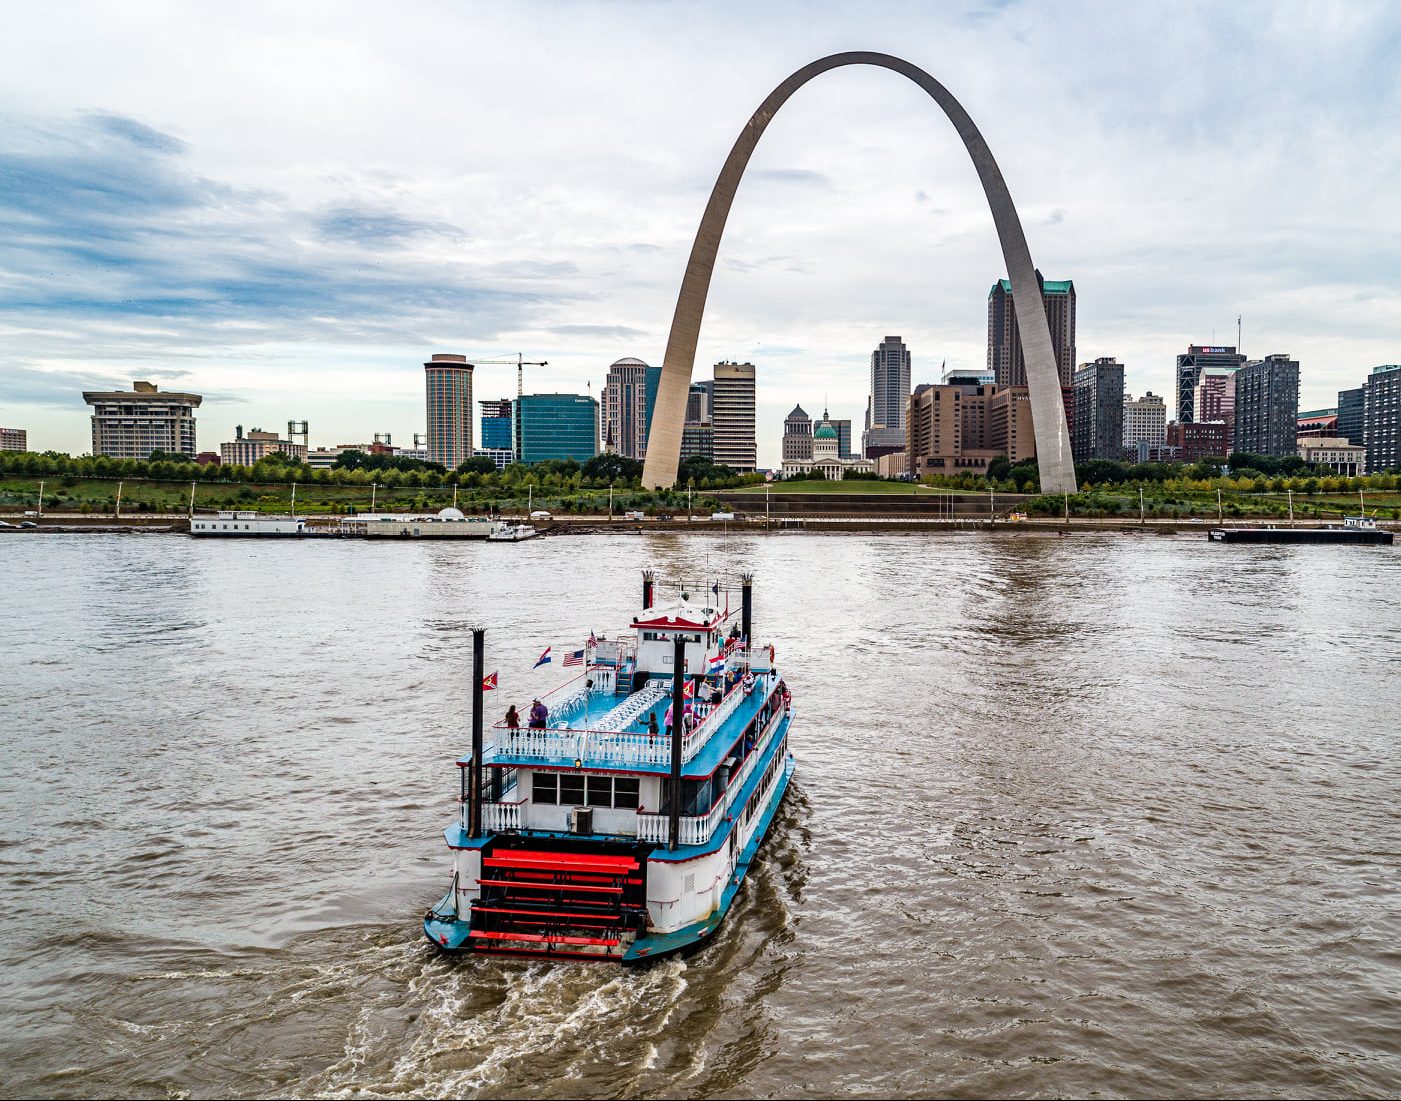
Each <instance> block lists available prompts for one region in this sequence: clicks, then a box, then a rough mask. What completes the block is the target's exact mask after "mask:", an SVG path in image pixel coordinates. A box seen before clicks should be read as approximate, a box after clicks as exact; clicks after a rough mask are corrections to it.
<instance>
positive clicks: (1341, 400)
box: [1338, 386, 1367, 446]
mask: <svg viewBox="0 0 1401 1101" xmlns="http://www.w3.org/2000/svg"><path fill="white" fill-rule="evenodd" d="M1366 409H1367V387H1366V386H1357V387H1354V388H1353V389H1351V390H1339V391H1338V435H1339V436H1341V437H1342V438H1343V439H1345V440H1347V442H1348V443H1351V444H1359V445H1361V444H1362V443H1363V440H1362V424H1363V417H1364V415H1365V413H1366ZM1364 446H1365V445H1364Z"/></svg>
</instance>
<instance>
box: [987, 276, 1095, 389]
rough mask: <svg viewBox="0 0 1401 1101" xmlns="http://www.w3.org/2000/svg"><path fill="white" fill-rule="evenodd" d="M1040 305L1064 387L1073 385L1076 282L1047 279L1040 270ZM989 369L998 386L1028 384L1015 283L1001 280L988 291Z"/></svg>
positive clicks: (1038, 278)
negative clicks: (1014, 306) (1044, 311)
mask: <svg viewBox="0 0 1401 1101" xmlns="http://www.w3.org/2000/svg"><path fill="white" fill-rule="evenodd" d="M1036 281H1037V283H1039V284H1040V285H1041V304H1042V306H1043V307H1044V308H1045V310H1046V322H1047V324H1048V325H1049V326H1050V328H1051V346H1052V347H1053V348H1054V349H1055V353H1056V370H1057V371H1058V372H1059V373H1060V384H1061V386H1063V387H1064V386H1069V385H1070V384H1071V376H1072V374H1073V373H1074V371H1075V282H1074V280H1071V279H1064V280H1059V279H1045V278H1043V277H1042V275H1041V272H1040V271H1037V273H1036ZM987 369H988V372H989V373H990V374H991V375H992V377H993V381H994V382H995V383H996V384H997V385H998V386H1025V385H1026V358H1025V357H1024V356H1023V355H1022V340H1021V329H1020V328H1019V327H1018V326H1017V311H1016V310H1015V309H1014V308H1013V303H1012V284H1011V282H1010V281H1008V280H1006V279H999V280H998V281H997V282H996V283H994V284H993V285H992V290H990V291H989V292H988V367H987Z"/></svg>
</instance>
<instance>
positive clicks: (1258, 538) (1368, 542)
mask: <svg viewBox="0 0 1401 1101" xmlns="http://www.w3.org/2000/svg"><path fill="white" fill-rule="evenodd" d="M1208 537H1209V538H1210V539H1211V540H1212V542H1215V543H1295V544H1299V543H1343V544H1352V545H1356V546H1388V547H1389V546H1391V544H1392V541H1393V539H1394V538H1395V536H1394V535H1393V533H1392V532H1389V531H1379V530H1358V529H1354V528H1213V529H1212V530H1211V531H1210V532H1209V533H1208Z"/></svg>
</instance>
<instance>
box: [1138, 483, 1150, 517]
mask: <svg viewBox="0 0 1401 1101" xmlns="http://www.w3.org/2000/svg"><path fill="white" fill-rule="evenodd" d="M1138 522H1139V523H1140V524H1146V523H1148V517H1147V515H1145V513H1144V511H1143V487H1142V486H1139V487H1138Z"/></svg>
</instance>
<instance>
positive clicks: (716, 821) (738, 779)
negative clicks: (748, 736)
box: [637, 711, 784, 845]
mask: <svg viewBox="0 0 1401 1101" xmlns="http://www.w3.org/2000/svg"><path fill="white" fill-rule="evenodd" d="M783 714H784V713H783V712H782V711H779V712H776V713H775V714H774V716H773V718H772V719H770V720H769V725H768V727H767V728H765V733H766V734H767V733H768V731H769V730H771V729H773V727H774V725H775V724H776V723H778V721H779V720H780V719H781V718H782V717H783ZM761 756H763V754H761V753H759V752H758V751H757V750H755V751H754V752H751V753H750V754H749V756H748V758H747V759H746V760H745V762H744V764H743V765H741V766H740V769H739V771H738V772H736V773H735V774H734V775H733V776H732V777H730V782H729V786H728V787H727V788H726V789H725V791H724V793H723V794H722V795H721V797H720V798H719V799H717V800H716V801H715V805H714V806H713V807H711V808H710V811H709V813H707V814H683V815H682V816H681V820H680V822H679V825H678V836H677V839H676V843H677V844H678V845H704V844H705V843H706V842H708V841H709V840H710V839H711V838H712V837H714V836H715V831H716V830H717V829H719V828H720V823H721V822H723V821H725V819H726V817H727V816H728V815H729V813H730V811H731V809H732V807H733V805H734V801H735V799H736V798H737V797H738V796H739V793H740V792H741V791H743V790H744V785H745V784H746V783H748V782H749V777H750V776H752V775H753V774H754V765H755V762H757V761H758V760H759V758H760V757H761ZM669 832H670V817H669V816H668V815H665V814H651V813H645V812H644V813H639V814H638V816H637V839H638V840H639V841H649V842H651V843H653V844H656V845H664V844H666V843H667V840H668V838H669Z"/></svg>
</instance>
